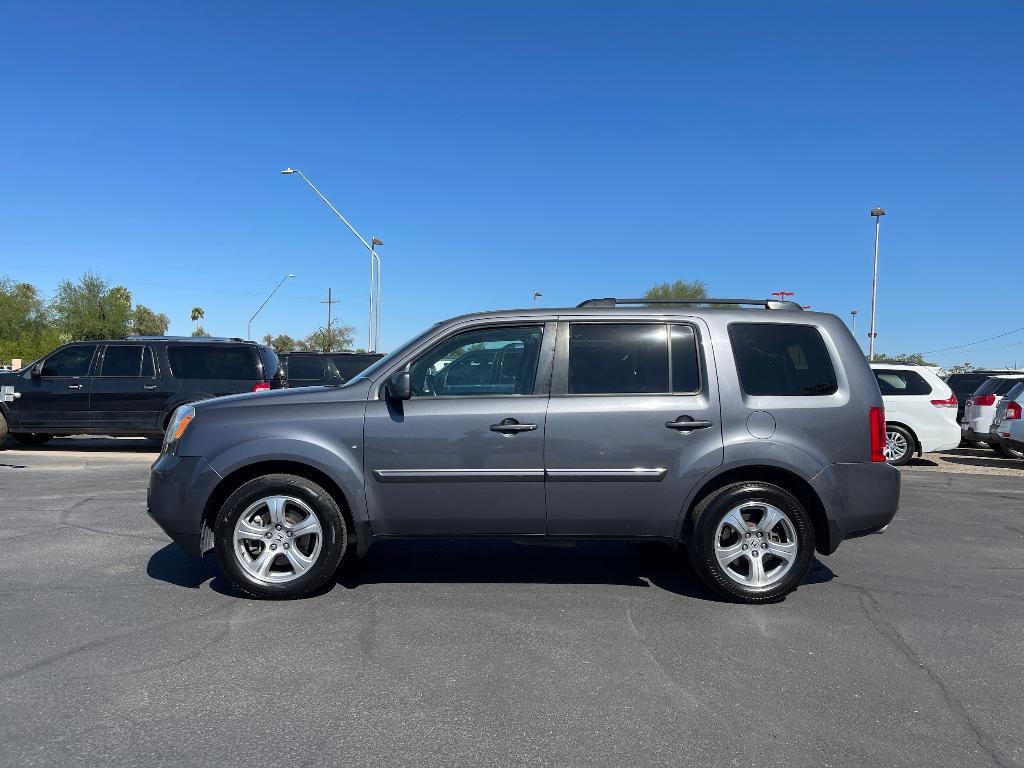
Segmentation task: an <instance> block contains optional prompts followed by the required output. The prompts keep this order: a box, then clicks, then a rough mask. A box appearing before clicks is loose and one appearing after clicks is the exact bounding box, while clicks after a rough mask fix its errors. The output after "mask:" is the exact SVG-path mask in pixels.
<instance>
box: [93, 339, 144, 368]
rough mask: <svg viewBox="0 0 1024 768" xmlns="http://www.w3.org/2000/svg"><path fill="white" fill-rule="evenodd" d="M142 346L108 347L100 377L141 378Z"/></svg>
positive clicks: (105, 351) (104, 353)
mask: <svg viewBox="0 0 1024 768" xmlns="http://www.w3.org/2000/svg"><path fill="white" fill-rule="evenodd" d="M141 375H142V346H141V345H139V346H135V345H132V346H123V347H107V348H106V350H104V352H103V364H102V365H101V366H100V376H141Z"/></svg>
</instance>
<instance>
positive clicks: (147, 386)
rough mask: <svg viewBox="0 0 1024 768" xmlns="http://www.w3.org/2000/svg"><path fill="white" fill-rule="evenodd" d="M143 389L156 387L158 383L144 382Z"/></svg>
mask: <svg viewBox="0 0 1024 768" xmlns="http://www.w3.org/2000/svg"><path fill="white" fill-rule="evenodd" d="M142 388H143V389H156V384H143V385H142Z"/></svg>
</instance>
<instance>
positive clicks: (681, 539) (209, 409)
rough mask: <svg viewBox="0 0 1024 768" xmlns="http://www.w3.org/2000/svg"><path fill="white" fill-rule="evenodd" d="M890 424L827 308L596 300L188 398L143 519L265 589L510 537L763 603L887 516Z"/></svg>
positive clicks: (895, 484) (464, 326)
mask: <svg viewBox="0 0 1024 768" xmlns="http://www.w3.org/2000/svg"><path fill="white" fill-rule="evenodd" d="M739 307H744V308H739ZM749 307H756V309H752V308H749ZM885 432H886V429H885V414H884V412H883V407H882V397H881V394H880V393H879V390H878V385H877V384H876V382H875V377H874V375H873V374H872V372H871V370H870V369H869V368H868V365H867V363H866V362H865V360H864V356H863V354H862V353H861V351H860V349H859V347H858V346H857V343H856V341H855V340H854V339H853V337H852V336H851V335H850V332H849V331H848V330H847V328H846V326H845V325H844V324H843V322H842V321H841V320H839V318H837V317H835V316H833V315H828V314H821V313H812V312H804V311H801V310H800V307H799V306H797V305H795V304H792V303H789V302H766V301H749V300H737V299H725V300H720V301H719V300H702V301H701V302H700V304H697V305H690V306H685V305H684V304H682V303H681V302H679V301H674V302H672V303H670V304H667V305H665V306H659V305H658V302H651V301H648V300H641V299H630V300H616V299H597V300H589V301H586V302H583V303H582V304H581V305H579V306H578V307H575V308H571V309H530V310H506V311H495V312H483V313H479V314H472V315H464V316H461V317H456V318H452V319H450V320H446V321H444V322H441V323H438V324H436V325H434V326H432V327H431V328H429V329H428V330H426V331H424V332H423V333H422V334H420V335H419V336H417V337H416V338H414V339H412V340H411V341H409V342H408V343H407V344H405V345H403V346H402V347H400V348H399V349H397V350H395V351H394V352H392V353H391V354H390V355H388V356H386V357H385V358H383V359H382V360H380V361H378V362H377V363H376V364H374V365H373V366H371V367H370V368H368V369H367V370H365V371H364V372H363V373H362V374H361V375H359V376H358V377H356V378H354V379H352V380H351V381H349V382H347V383H346V384H345V385H344V386H341V387H311V388H305V389H298V390H280V391H275V392H265V393H255V394H246V395H241V396H233V397H222V398H217V399H214V400H207V401H205V402H202V403H195V404H193V405H188V406H183V407H182V408H179V409H178V411H177V412H176V413H175V414H174V417H173V419H172V421H171V423H170V425H169V427H168V430H167V436H166V439H165V443H164V447H163V450H162V454H161V456H160V458H159V459H158V460H157V462H156V463H155V464H154V465H153V468H152V474H151V478H150V485H149V511H150V514H151V515H152V516H153V518H154V519H155V520H156V521H157V522H158V523H159V524H160V525H161V526H162V527H163V529H164V530H165V531H166V532H167V533H168V534H169V535H170V536H171V538H173V539H174V540H175V541H176V542H177V543H178V544H180V545H181V546H182V547H183V548H184V549H185V550H186V551H188V552H189V553H191V554H193V555H197V556H199V555H203V554H206V553H207V552H211V551H213V552H215V553H216V556H217V558H218V559H219V561H220V563H221V566H222V567H223V570H224V571H225V573H226V574H227V575H228V576H229V577H230V578H231V579H232V580H233V581H234V582H235V583H236V584H237V585H238V586H239V588H241V589H242V590H244V591H245V592H246V593H248V594H251V595H254V596H258V597H277V598H291V597H297V596H300V595H305V594H309V593H310V592H313V591H316V590H319V589H321V588H323V587H324V586H325V585H326V584H327V583H328V582H329V581H330V580H331V579H333V578H334V577H335V574H336V572H337V571H338V569H339V567H340V566H341V565H342V563H343V561H344V558H345V555H346V552H347V551H348V550H350V549H351V550H353V551H354V554H357V555H361V554H363V553H365V552H366V551H367V549H368V548H369V547H370V546H371V545H372V544H373V542H375V541H379V540H381V539H383V538H387V537H408V536H434V537H453V536H508V537H515V538H517V539H529V538H536V539H544V538H556V537H561V538H584V537H605V538H618V539H646V540H660V541H665V542H669V543H670V544H672V545H678V546H681V547H683V548H685V549H686V551H687V552H688V554H689V557H690V559H691V561H692V563H693V566H694V568H695V570H696V572H697V573H698V574H699V576H700V577H701V578H702V579H703V580H704V581H705V582H706V583H707V584H708V585H709V586H710V587H711V588H712V589H714V590H715V591H717V592H718V593H720V594H722V595H724V596H726V597H729V598H732V599H736V600H741V601H746V602H764V601H768V600H775V599H778V598H780V597H781V596H783V595H785V594H786V593H788V592H790V591H791V590H793V589H795V588H796V587H797V586H798V585H799V584H800V582H801V580H802V579H803V578H804V576H805V575H806V573H807V570H808V568H809V567H810V564H811V561H812V558H813V557H814V553H815V552H818V553H820V554H823V555H828V554H830V553H832V552H833V551H835V549H836V548H837V547H838V546H839V544H840V542H842V541H843V540H844V539H849V538H853V537H856V536H862V535H865V534H869V533H874V532H878V531H880V530H884V528H885V527H886V526H887V524H888V523H889V521H890V520H892V518H893V516H894V515H895V514H896V510H897V506H898V503H899V487H900V481H899V473H898V470H896V469H895V468H893V467H891V466H889V465H888V464H886V462H885V454H884V450H885Z"/></svg>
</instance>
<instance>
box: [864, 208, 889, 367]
mask: <svg viewBox="0 0 1024 768" xmlns="http://www.w3.org/2000/svg"><path fill="white" fill-rule="evenodd" d="M871 215H872V216H873V217H874V218H875V270H874V272H873V273H872V276H871V333H869V334H868V359H869V360H874V359H875V337H876V336H878V334H877V333H876V332H875V297H876V296H877V294H878V225H879V223H880V222H881V221H882V217H883V216H885V208H882V207H881V206H875V207H874V208H872V209H871Z"/></svg>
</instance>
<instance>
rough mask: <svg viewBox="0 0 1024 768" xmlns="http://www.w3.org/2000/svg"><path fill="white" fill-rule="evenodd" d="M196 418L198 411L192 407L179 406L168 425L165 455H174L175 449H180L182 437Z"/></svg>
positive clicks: (165, 438) (165, 435) (165, 437)
mask: <svg viewBox="0 0 1024 768" xmlns="http://www.w3.org/2000/svg"><path fill="white" fill-rule="evenodd" d="M195 417H196V409H195V408H193V407H192V406H191V405H179V406H178V407H177V408H176V409H175V411H174V415H173V416H171V421H170V423H169V424H168V425H167V432H166V433H165V434H164V446H163V453H174V449H175V448H177V447H178V441H179V440H181V436H182V435H184V434H185V430H186V429H188V425H189V424H191V423H192V419H194V418H195Z"/></svg>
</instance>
